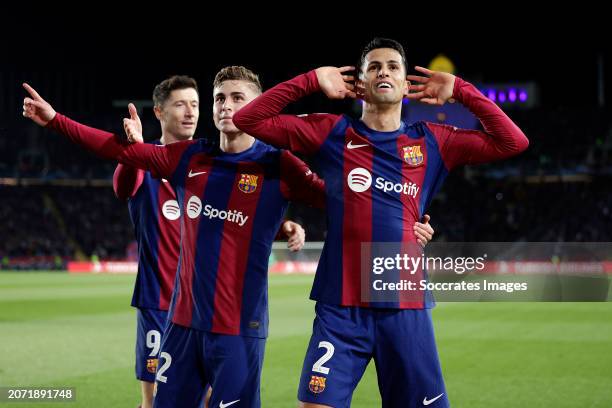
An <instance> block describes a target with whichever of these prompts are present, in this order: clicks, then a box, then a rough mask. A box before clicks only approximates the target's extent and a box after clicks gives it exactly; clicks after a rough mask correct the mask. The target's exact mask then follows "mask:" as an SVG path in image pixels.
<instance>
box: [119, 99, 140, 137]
mask: <svg viewBox="0 0 612 408" xmlns="http://www.w3.org/2000/svg"><path fill="white" fill-rule="evenodd" d="M128 112H129V113H130V117H129V118H124V119H123V130H124V131H125V135H126V136H127V140H128V141H129V142H130V143H143V142H144V139H143V137H142V123H141V122H140V117H138V111H137V110H136V106H134V104H133V103H130V104H128Z"/></svg>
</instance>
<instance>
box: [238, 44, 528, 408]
mask: <svg viewBox="0 0 612 408" xmlns="http://www.w3.org/2000/svg"><path fill="white" fill-rule="evenodd" d="M353 69H354V68H353V67H343V68H334V67H323V68H319V69H317V70H314V71H311V72H308V73H307V74H303V75H299V76H297V77H296V78H294V79H292V80H290V81H287V82H285V83H282V84H279V85H277V86H276V87H274V88H272V89H270V90H268V91H267V92H265V93H264V94H263V95H262V96H260V97H259V98H257V99H256V100H255V101H253V102H251V103H250V104H249V105H248V106H246V107H245V108H244V109H242V110H241V111H240V112H239V113H237V114H236V115H235V117H234V122H235V123H236V125H237V126H238V127H239V128H240V129H242V130H244V131H245V132H247V133H249V134H252V135H254V136H256V137H258V138H260V139H261V140H263V141H265V142H267V143H270V144H272V145H275V146H277V147H281V148H288V149H290V150H292V151H295V152H301V153H305V154H311V155H314V156H316V157H317V159H318V161H319V163H320V164H321V172H322V176H323V178H324V179H325V181H326V194H327V211H328V214H330V215H329V216H328V217H327V220H328V232H327V238H326V241H325V247H324V249H323V253H322V255H321V259H320V261H319V265H318V268H317V274H316V277H315V281H314V284H313V288H312V292H311V298H312V299H313V300H316V301H317V304H316V318H315V322H314V325H313V334H312V337H311V340H310V344H309V346H308V350H307V353H306V358H305V360H304V366H303V371H302V377H301V380H300V385H299V391H298V399H299V400H300V401H301V405H302V406H304V407H310V408H312V407H348V406H349V405H350V401H351V397H352V393H353V391H354V389H355V387H356V386H357V383H358V382H359V379H360V378H361V376H362V374H363V372H364V370H365V368H366V366H367V364H368V362H369V360H370V359H371V358H374V360H375V362H376V368H377V372H378V382H379V388H380V392H381V396H382V401H383V407H417V406H423V405H430V404H434V403H435V405H432V406H436V407H444V406H448V404H449V403H448V398H447V395H446V390H445V387H444V382H443V378H442V372H441V369H440V364H439V361H438V356H437V351H436V347H435V340H434V335H433V326H432V323H431V315H430V312H429V310H427V308H430V307H432V306H433V302H432V301H431V299H430V298H429V297H425V298H422V299H421V300H419V301H410V302H404V301H402V299H401V297H400V298H399V299H398V300H399V301H397V302H384V303H380V304H377V303H369V302H366V301H364V300H363V299H361V298H360V294H361V292H360V289H361V283H362V282H361V276H360V271H361V265H360V259H361V258H360V253H361V245H362V243H369V242H399V243H411V242H414V235H413V234H412V233H411V231H410V230H411V226H412V225H413V223H414V222H415V221H416V220H418V219H420V218H421V215H422V214H423V213H424V211H425V209H426V208H427V206H428V204H429V202H430V200H431V198H432V197H433V195H434V194H435V192H436V190H437V189H438V188H439V187H440V185H441V183H442V181H443V180H444V178H445V177H446V175H447V173H448V171H449V170H451V169H453V168H455V167H457V166H460V165H463V164H476V163H484V162H489V161H494V160H500V159H504V158H507V157H510V156H513V155H516V154H518V153H520V152H521V151H523V150H525V149H526V148H527V146H528V140H527V138H526V137H525V135H524V134H523V133H522V132H521V130H520V129H519V128H518V127H517V126H516V125H515V124H514V123H513V122H512V121H511V120H510V119H509V118H508V117H507V116H506V115H505V114H504V113H503V112H502V111H501V109H499V108H498V107H497V106H496V105H495V104H494V103H492V102H491V101H489V100H488V99H487V98H485V97H484V96H483V95H482V94H481V93H480V92H478V90H477V89H476V88H475V87H474V86H472V85H471V84H469V83H468V82H465V81H463V80H462V79H460V78H457V77H455V76H454V75H451V74H446V73H441V72H433V71H429V70H427V69H424V68H420V67H417V68H416V69H417V70H418V71H419V72H421V73H423V74H426V75H427V76H411V75H408V76H407V64H406V57H405V54H404V50H403V47H402V46H401V44H399V43H398V42H396V41H394V40H389V39H380V38H377V39H375V40H373V41H372V42H371V43H369V44H368V45H367V46H366V47H365V49H364V50H363V53H362V57H361V63H360V66H359V69H358V70H359V80H358V81H357V84H356V85H354V84H352V83H351V82H352V81H354V79H355V78H354V77H353V76H351V75H348V74H347V72H348V71H351V70H353ZM410 81H414V84H411V82H410ZM318 91H322V92H324V93H325V94H326V95H327V96H328V97H329V98H332V99H342V98H345V97H357V96H360V97H362V98H363V99H364V106H363V114H362V116H361V119H359V120H357V119H352V118H350V117H348V116H345V115H340V116H338V115H329V114H320V115H310V116H305V117H304V116H300V117H297V116H292V115H281V114H280V112H281V111H282V110H283V108H284V107H285V106H286V105H288V104H289V103H291V102H294V101H296V100H298V99H300V98H302V97H304V96H306V95H309V94H312V93H314V92H318ZM409 91H415V92H414V93H409ZM404 97H408V98H410V99H414V100H420V101H421V102H424V103H428V104H438V105H441V104H443V103H445V102H446V101H447V100H448V99H449V98H451V97H453V98H454V99H456V100H457V101H458V102H460V103H462V104H464V105H465V106H466V107H467V108H469V109H470V110H471V111H472V112H473V113H474V114H475V115H476V116H477V117H478V118H479V119H480V121H481V123H482V125H483V128H484V131H483V132H481V131H474V130H463V129H457V128H455V127H452V126H444V125H436V124H432V123H424V122H417V123H414V124H412V125H409V124H406V123H404V122H403V121H402V119H401V108H402V99H403V98H404ZM379 181H380V182H379ZM387 183H388V184H387ZM387 185H389V186H392V187H395V186H398V187H399V188H391V189H385V188H384V186H387ZM381 306H382V308H381Z"/></svg>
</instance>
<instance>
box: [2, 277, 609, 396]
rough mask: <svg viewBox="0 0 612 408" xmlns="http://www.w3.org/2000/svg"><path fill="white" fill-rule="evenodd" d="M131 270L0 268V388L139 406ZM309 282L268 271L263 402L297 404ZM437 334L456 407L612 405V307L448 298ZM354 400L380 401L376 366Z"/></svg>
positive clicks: (439, 311)
mask: <svg viewBox="0 0 612 408" xmlns="http://www.w3.org/2000/svg"><path fill="white" fill-rule="evenodd" d="M133 280H134V276H109V275H82V276H71V275H68V274H65V273H0V355H1V360H0V361H2V363H1V364H0V386H44V387H50V386H66V387H74V388H76V395H77V401H76V402H72V403H10V404H9V403H2V402H0V406H15V407H35V408H36V407H40V408H42V407H54V408H58V407H63V406H66V407H75V408H76V407H136V406H137V405H138V402H139V395H140V394H139V385H138V383H137V382H136V380H135V379H134V374H133V365H134V363H133V360H134V357H133V355H134V351H133V350H134V336H135V331H136V329H135V312H134V310H133V309H132V308H131V307H129V303H130V299H131V290H132V285H133ZM311 281H312V278H311V277H304V276H272V277H271V278H270V305H271V311H270V315H271V325H270V338H269V339H268V345H267V350H266V360H265V366H264V372H263V379H262V399H263V407H265V408H273V407H283V408H284V407H294V406H295V400H296V389H297V382H298V377H299V374H300V370H301V363H302V358H303V356H304V352H305V349H306V344H307V342H308V339H309V334H310V329H311V324H312V318H313V307H314V304H313V302H311V301H309V300H308V299H307V298H308V292H309V289H310V284H311ZM434 321H435V325H436V335H437V338H438V347H439V351H440V357H441V361H442V366H443V370H444V374H445V378H446V385H447V388H448V393H449V397H450V400H451V403H452V404H453V406H455V407H471V408H475V407H504V408H505V407H531V406H537V407H568V408H574V407H581V408H586V407H602V408H608V407H611V406H612V302H608V303H443V304H439V305H438V307H437V308H436V309H435V310H434ZM352 406H353V407H364V408H365V407H368V408H371V407H377V406H380V397H379V395H378V389H377V384H376V374H375V372H374V370H373V365H372V364H371V365H370V367H369V368H368V371H367V372H366V374H365V375H364V378H363V380H362V381H361V383H360V384H359V387H358V388H357V391H356V393H355V395H354V397H353V404H352Z"/></svg>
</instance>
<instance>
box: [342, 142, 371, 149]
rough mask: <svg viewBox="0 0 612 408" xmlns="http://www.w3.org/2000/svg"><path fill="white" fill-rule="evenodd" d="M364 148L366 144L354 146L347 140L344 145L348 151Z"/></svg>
mask: <svg viewBox="0 0 612 408" xmlns="http://www.w3.org/2000/svg"><path fill="white" fill-rule="evenodd" d="M366 146H367V144H358V145H354V144H353V141H352V140H349V142H348V143H347V145H346V147H348V148H349V149H359V148H360V147H366Z"/></svg>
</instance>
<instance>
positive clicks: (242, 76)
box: [213, 65, 262, 93]
mask: <svg viewBox="0 0 612 408" xmlns="http://www.w3.org/2000/svg"><path fill="white" fill-rule="evenodd" d="M224 81H246V82H250V83H251V84H252V85H253V86H254V87H255V88H257V91H258V92H259V93H261V92H262V87H261V82H259V76H257V74H256V73H254V72H253V71H251V70H250V69H248V68H245V67H243V66H241V65H232V66H229V67H225V68H223V69H221V70H220V71H219V72H217V75H215V80H214V81H213V88H216V87H218V86H220V85H221V83H222V82H224Z"/></svg>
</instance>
